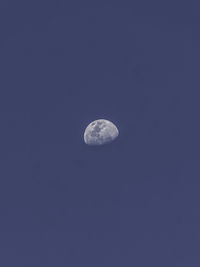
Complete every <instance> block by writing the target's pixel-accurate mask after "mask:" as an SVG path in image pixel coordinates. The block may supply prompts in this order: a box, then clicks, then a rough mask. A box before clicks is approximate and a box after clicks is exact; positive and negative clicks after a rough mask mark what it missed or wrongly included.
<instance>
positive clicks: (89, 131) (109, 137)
mask: <svg viewBox="0 0 200 267" xmlns="http://www.w3.org/2000/svg"><path fill="white" fill-rule="evenodd" d="M118 135H119V131H118V129H117V127H116V126H115V125H114V124H113V123H112V122H111V121H108V120H104V119H99V120H95V121H93V122H91V123H90V124H89V125H88V126H87V128H86V129H85V132H84V141H85V143H86V144H87V145H94V146H95V145H104V144H106V143H110V142H112V141H113V140H114V139H116V137H117V136H118Z"/></svg>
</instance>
